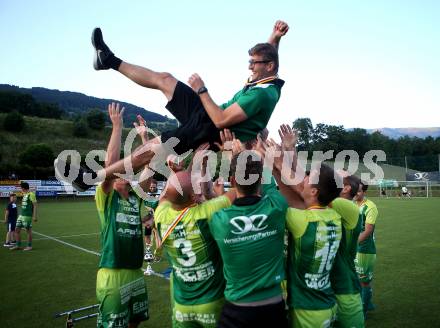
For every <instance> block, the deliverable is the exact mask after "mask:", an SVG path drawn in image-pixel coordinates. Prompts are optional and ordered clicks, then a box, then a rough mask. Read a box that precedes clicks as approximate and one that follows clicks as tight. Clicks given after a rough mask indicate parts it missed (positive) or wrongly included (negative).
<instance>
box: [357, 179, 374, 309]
mask: <svg viewBox="0 0 440 328" xmlns="http://www.w3.org/2000/svg"><path fill="white" fill-rule="evenodd" d="M367 190H368V185H367V184H364V183H361V184H360V186H359V192H358V193H357V195H356V198H355V199H356V203H357V205H358V206H359V211H360V215H361V217H362V232H361V234H360V235H359V238H358V243H359V245H358V251H357V255H356V261H355V264H356V270H357V272H358V274H359V279H360V281H361V287H362V292H361V294H362V303H363V306H364V314H365V315H366V314H367V311H370V310H374V308H375V307H374V305H373V303H372V301H371V299H372V295H373V291H372V287H371V282H372V280H373V270H374V265H375V263H376V243H375V238H374V228H375V226H376V220H377V217H378V214H379V212H378V211H377V207H376V205H375V204H374V203H373V202H372V201H371V200H369V199H367V197H366V192H367Z"/></svg>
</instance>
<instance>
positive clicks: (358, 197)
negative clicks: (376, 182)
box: [354, 185, 365, 201]
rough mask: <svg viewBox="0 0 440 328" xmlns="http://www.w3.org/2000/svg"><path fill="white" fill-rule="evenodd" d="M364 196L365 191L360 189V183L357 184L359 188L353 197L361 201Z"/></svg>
mask: <svg viewBox="0 0 440 328" xmlns="http://www.w3.org/2000/svg"><path fill="white" fill-rule="evenodd" d="M364 197H365V192H364V191H363V190H362V185H359V190H358V192H357V194H356V196H355V197H354V199H355V200H357V201H362V200H363V199H364Z"/></svg>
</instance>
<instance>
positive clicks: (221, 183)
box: [212, 177, 225, 196]
mask: <svg viewBox="0 0 440 328" xmlns="http://www.w3.org/2000/svg"><path fill="white" fill-rule="evenodd" d="M212 189H213V190H214V193H215V194H216V195H217V196H221V195H223V194H224V193H225V180H224V179H223V178H222V177H218V179H217V180H215V181H214V185H213V187H212Z"/></svg>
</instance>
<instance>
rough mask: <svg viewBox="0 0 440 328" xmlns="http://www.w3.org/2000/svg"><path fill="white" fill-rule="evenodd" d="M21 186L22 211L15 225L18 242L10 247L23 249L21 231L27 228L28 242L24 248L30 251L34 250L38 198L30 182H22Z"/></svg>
mask: <svg viewBox="0 0 440 328" xmlns="http://www.w3.org/2000/svg"><path fill="white" fill-rule="evenodd" d="M20 187H21V191H22V192H23V198H22V200H21V213H20V216H19V217H18V219H17V224H16V227H15V240H16V241H17V244H16V245H15V246H14V247H11V248H10V249H11V250H19V249H22V247H21V236H20V233H21V229H22V228H25V229H26V232H27V235H28V243H27V246H26V247H25V248H24V250H25V251H30V250H32V221H33V222H37V198H36V197H35V192H33V191H30V189H29V183H27V182H21V183H20Z"/></svg>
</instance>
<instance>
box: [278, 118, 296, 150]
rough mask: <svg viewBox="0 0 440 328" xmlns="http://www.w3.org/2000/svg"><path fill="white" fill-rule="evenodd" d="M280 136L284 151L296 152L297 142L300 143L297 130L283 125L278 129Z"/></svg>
mask: <svg viewBox="0 0 440 328" xmlns="http://www.w3.org/2000/svg"><path fill="white" fill-rule="evenodd" d="M278 134H279V135H280V138H281V146H282V148H283V150H292V151H293V150H295V146H296V142H297V141H298V134H297V132H296V130H294V129H292V128H291V127H290V126H289V125H287V124H282V125H280V128H279V129H278Z"/></svg>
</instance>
